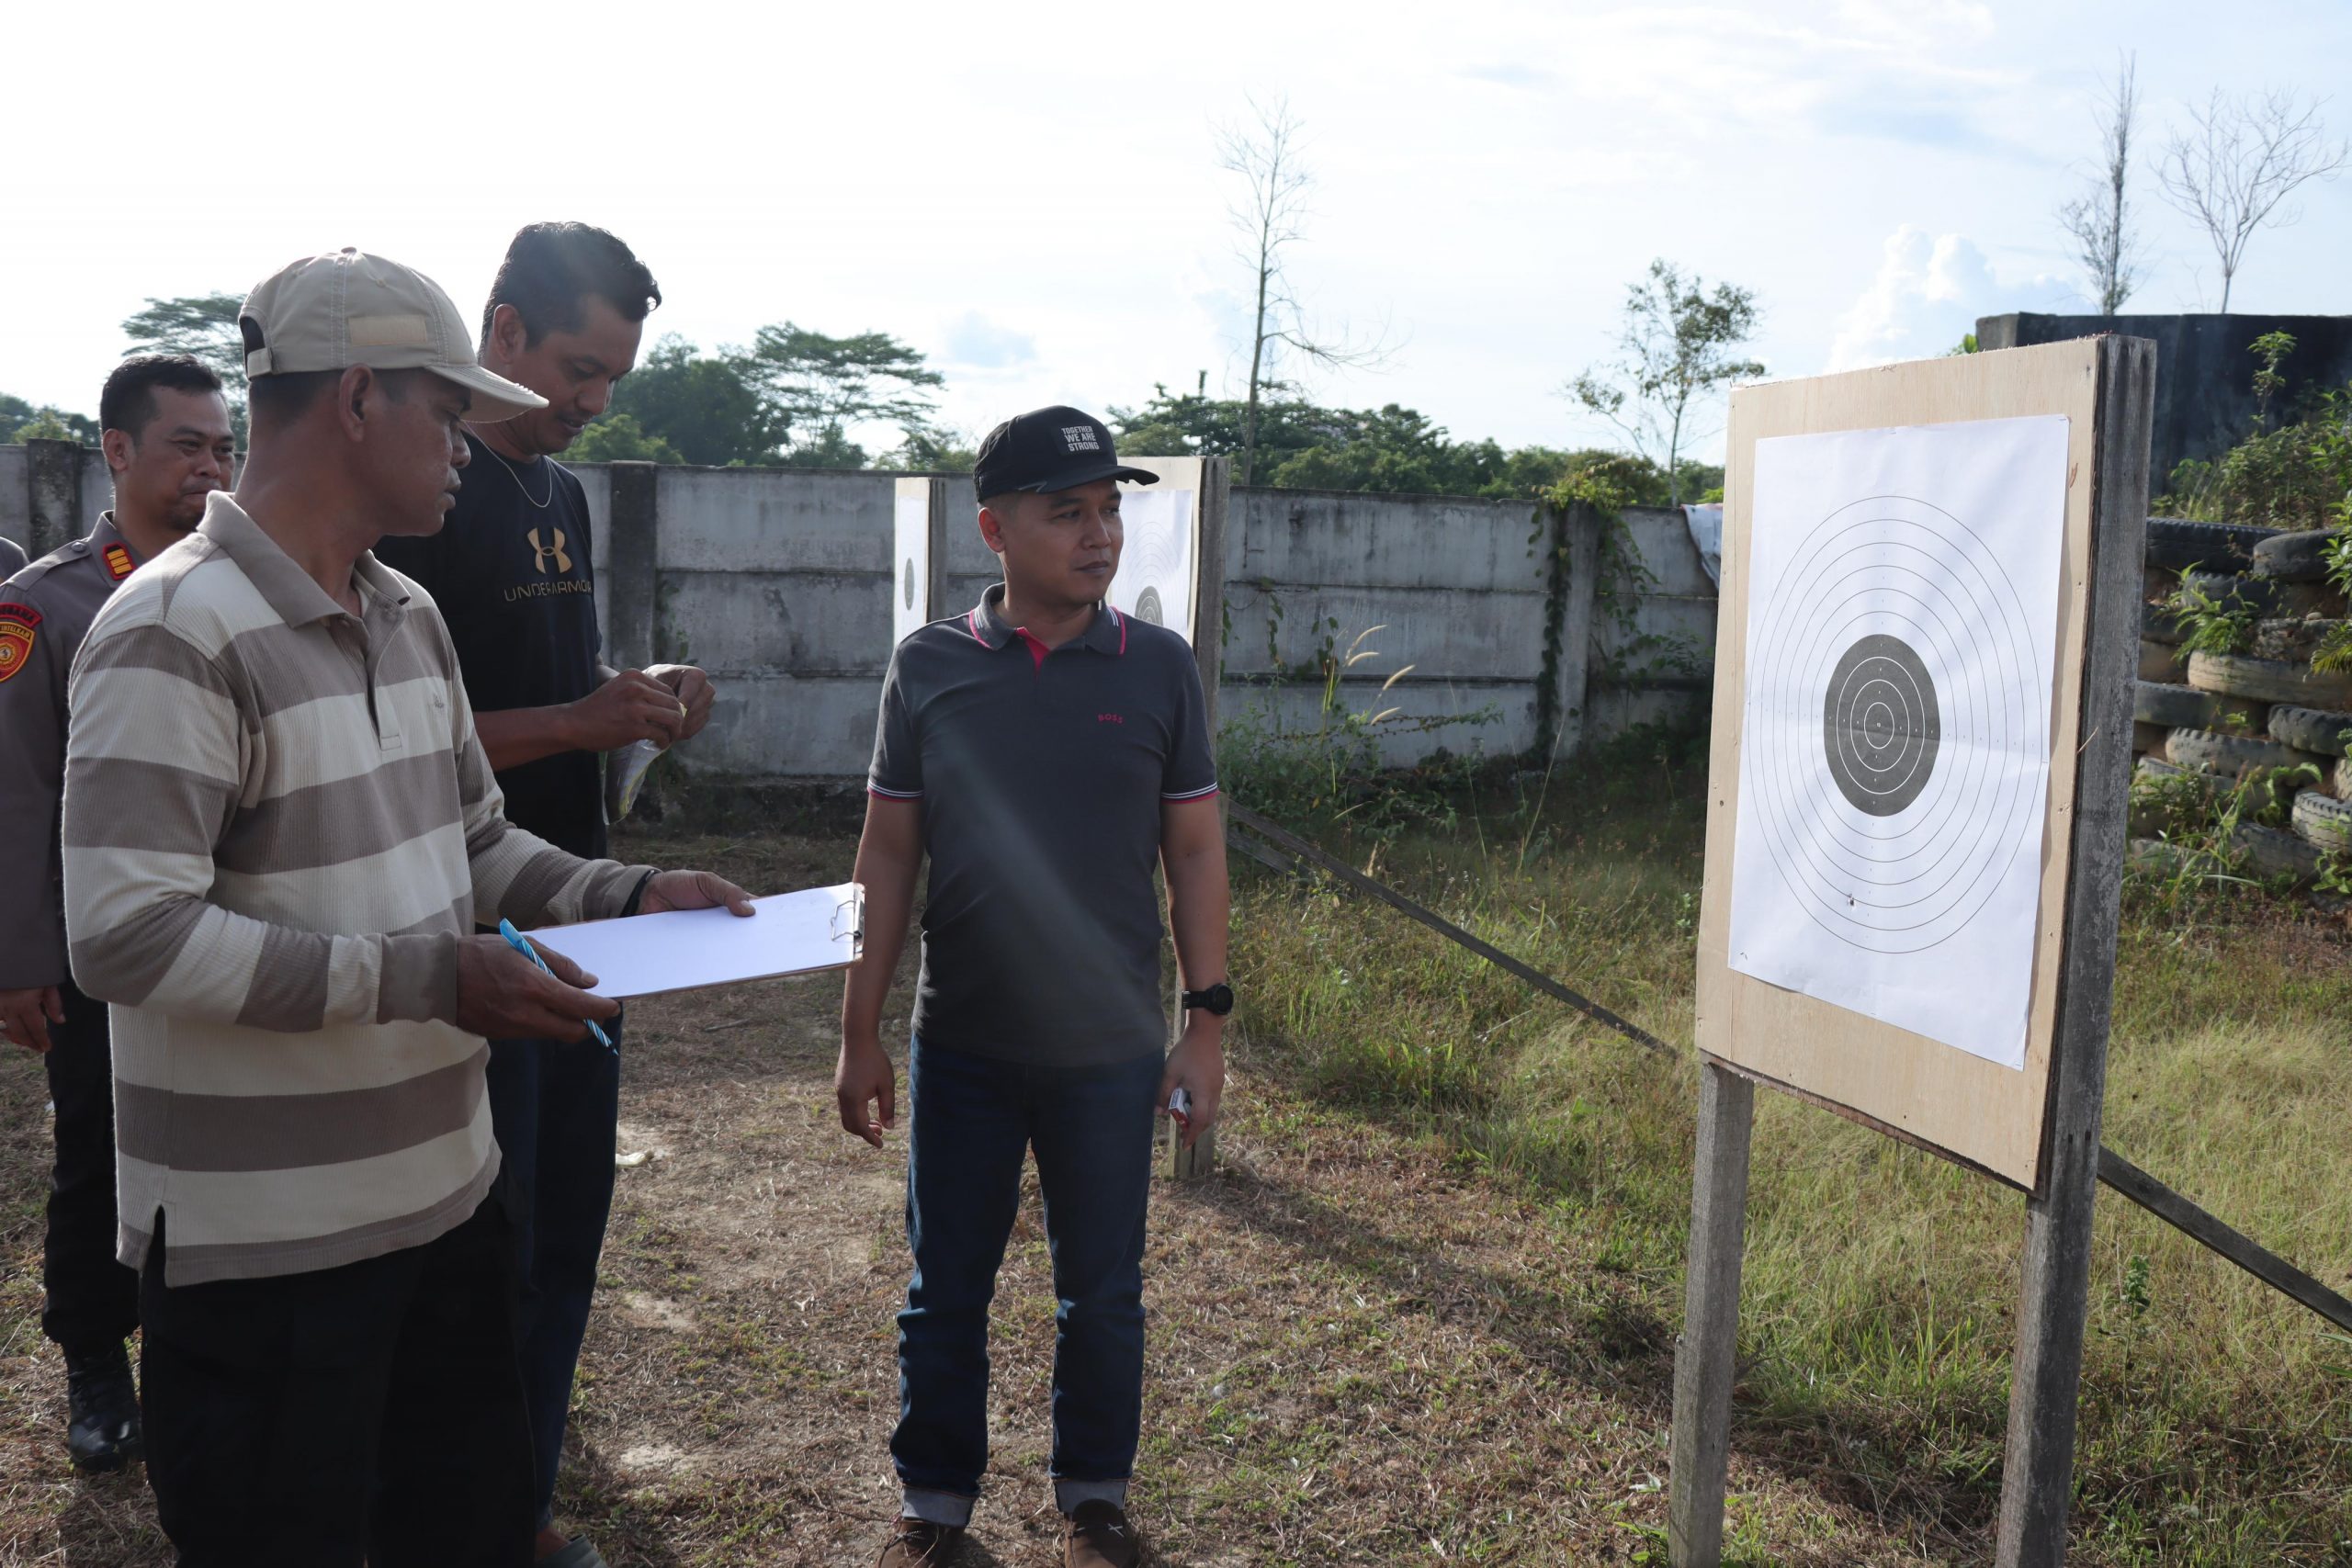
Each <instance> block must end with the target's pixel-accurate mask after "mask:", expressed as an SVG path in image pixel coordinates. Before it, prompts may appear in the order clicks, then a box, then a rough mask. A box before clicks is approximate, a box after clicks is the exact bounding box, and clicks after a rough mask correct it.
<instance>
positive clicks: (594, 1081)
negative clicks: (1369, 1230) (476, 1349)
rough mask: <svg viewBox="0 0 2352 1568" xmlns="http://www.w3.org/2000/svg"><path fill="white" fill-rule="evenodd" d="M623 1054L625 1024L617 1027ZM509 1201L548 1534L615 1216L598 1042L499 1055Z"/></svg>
mask: <svg viewBox="0 0 2352 1568" xmlns="http://www.w3.org/2000/svg"><path fill="white" fill-rule="evenodd" d="M605 1033H606V1034H609V1035H611V1036H612V1039H613V1043H614V1044H615V1045H616V1046H617V1045H618V1044H619V1043H620V1042H621V1021H620V1020H619V1019H615V1020H613V1021H611V1022H609V1023H607V1024H605ZM489 1078H490V1120H491V1126H492V1130H493V1131H494V1132H495V1133H496V1134H497V1135H498V1148H499V1155H500V1165H499V1173H498V1187H497V1196H498V1198H499V1199H500V1200H501V1201H502V1202H503V1205H504V1207H505V1210H506V1214H507V1218H508V1219H509V1221H510V1222H512V1224H513V1225H514V1236H515V1360H516V1363H517V1364H518V1365H519V1367H520V1368H521V1370H522V1373H523V1399H524V1404H525V1408H526V1410H527V1411H528V1413H529V1416H530V1423H531V1459H532V1463H533V1466H534V1471H535V1476H536V1483H537V1492H536V1493H535V1494H534V1503H535V1506H536V1507H537V1510H538V1528H539V1529H547V1528H548V1525H549V1524H550V1523H551V1522H552V1521H553V1518H554V1507H555V1472H556V1465H557V1463H558V1462H559V1461H560V1460H561V1459H562V1458H563V1427H564V1421H565V1418H566V1416H568V1415H569V1414H570V1412H571V1375H572V1371H573V1369H574V1368H576V1367H577V1366H578V1365H579V1362H580V1342H581V1340H582V1338H583V1337H585V1336H586V1335H587V1332H588V1304H589V1303H590V1301H591V1300H592V1299H593V1298H594V1296H595V1293H596V1259H597V1257H598V1255H599V1254H601V1253H602V1252H603V1251H604V1247H605V1220H606V1219H607V1218H608V1217H609V1216H610V1214H611V1213H612V1208H613V1155H614V1139H615V1138H616V1136H617V1133H616V1125H617V1123H618V1122H619V1120H620V1105H621V1064H620V1058H619V1056H618V1055H616V1054H615V1053H613V1052H611V1051H607V1050H605V1048H604V1047H603V1046H602V1045H599V1044H597V1043H595V1042H594V1040H583V1041H582V1042H581V1043H578V1044H576V1045H575V1044H572V1043H568V1042H564V1041H559V1040H493V1041H492V1042H491V1043H490V1072H489Z"/></svg>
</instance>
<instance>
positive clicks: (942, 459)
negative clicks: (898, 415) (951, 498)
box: [874, 430, 980, 474]
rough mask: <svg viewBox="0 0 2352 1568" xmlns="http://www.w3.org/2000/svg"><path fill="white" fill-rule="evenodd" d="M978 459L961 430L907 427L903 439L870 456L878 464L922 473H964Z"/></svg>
mask: <svg viewBox="0 0 2352 1568" xmlns="http://www.w3.org/2000/svg"><path fill="white" fill-rule="evenodd" d="M979 460H980V453H979V448H978V446H975V445H973V443H972V438H971V437H970V436H968V435H967V434H964V433H963V432H961V431H948V430H920V431H914V430H910V431H909V432H907V433H906V439H905V440H903V441H901V442H899V445H898V446H895V447H893V448H891V449H890V450H889V451H888V452H885V453H883V454H882V456H880V457H876V459H875V460H874V464H875V467H876V468H902V469H910V470H914V471H917V472H922V473H933V474H968V473H970V472H971V471H972V469H973V468H975V467H977V466H978V463H979Z"/></svg>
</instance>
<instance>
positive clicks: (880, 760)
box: [865, 634, 922, 800]
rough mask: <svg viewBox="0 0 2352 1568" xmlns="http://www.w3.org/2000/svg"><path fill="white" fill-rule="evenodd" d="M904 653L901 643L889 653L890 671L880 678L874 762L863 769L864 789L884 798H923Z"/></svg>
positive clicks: (919, 752) (920, 754)
mask: <svg viewBox="0 0 2352 1568" xmlns="http://www.w3.org/2000/svg"><path fill="white" fill-rule="evenodd" d="M918 635H920V634H918ZM906 652H907V645H906V644H905V643H900V644H899V647H898V649H897V650H896V651H894V652H893V653H892V654H891V655H890V671H889V673H888V674H887V675H885V676H883V678H882V712H881V715H880V716H879V717H877V718H876V720H875V724H874V765H873V766H872V767H870V768H868V769H867V770H866V772H865V787H866V789H867V790H868V791H870V792H871V793H873V794H875V795H880V796H881V797H882V798H883V799H885V800H921V799H922V742H921V741H920V740H918V739H916V736H915V721H914V707H913V704H912V703H911V702H910V700H909V696H908V693H907V683H906Z"/></svg>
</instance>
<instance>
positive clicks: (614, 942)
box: [523, 882, 865, 1001]
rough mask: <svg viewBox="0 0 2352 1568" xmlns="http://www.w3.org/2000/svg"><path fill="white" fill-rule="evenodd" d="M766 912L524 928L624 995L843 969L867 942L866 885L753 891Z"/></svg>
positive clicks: (697, 912) (609, 993) (606, 991)
mask: <svg viewBox="0 0 2352 1568" xmlns="http://www.w3.org/2000/svg"><path fill="white" fill-rule="evenodd" d="M752 908H754V909H756V910H757V911H758V913H756V914H753V915H750V916H742V915H735V914H730V913H729V912H728V911H727V910H725V909H673V910H671V911H669V912H667V913H664V914H659V915H631V916H629V917H628V919H619V920H589V921H586V922H584V923H582V924H581V925H576V926H543V927H541V928H540V929H539V930H537V931H526V932H524V933H523V934H525V935H526V936H527V937H529V938H530V939H531V940H532V941H533V942H537V943H538V944H539V945H540V946H542V947H545V948H547V949H548V950H549V951H550V952H554V953H561V954H563V956H565V957H566V958H569V959H571V961H572V962H573V963H574V964H579V965H580V967H581V968H582V969H585V970H586V971H588V973H590V974H591V975H594V976H596V984H595V985H594V987H591V988H592V989H593V990H594V992H595V994H596V995H598V996H600V997H611V998H614V999H615V1000H616V1001H618V1000H624V999H626V998H630V997H653V996H660V995H662V993H663V992H665V991H692V990H698V989H700V988H702V987H707V986H734V985H741V983H742V982H744V981H746V980H773V979H777V978H779V977H781V976H786V975H807V974H810V973H812V972H814V971H816V970H820V969H841V968H845V967H847V966H848V965H849V964H854V963H855V962H857V959H858V956H859V955H860V954H861V953H864V952H865V888H863V887H861V886H858V885H857V884H856V883H854V882H844V883H842V885H841V886H838V887H812V888H809V889H808V890H807V891H805V892H800V893H775V894H771V895H769V896H768V897H764V898H754V899H752Z"/></svg>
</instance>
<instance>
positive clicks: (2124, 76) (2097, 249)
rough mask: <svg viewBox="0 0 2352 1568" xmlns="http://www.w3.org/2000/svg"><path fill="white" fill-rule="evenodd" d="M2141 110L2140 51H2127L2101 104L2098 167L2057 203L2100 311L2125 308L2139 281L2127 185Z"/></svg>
mask: <svg viewBox="0 0 2352 1568" xmlns="http://www.w3.org/2000/svg"><path fill="white" fill-rule="evenodd" d="M2139 114H2140V88H2139V56H2138V55H2136V54H2127V55H2124V56H2123V57H2122V59H2121V61H2120V62H2119V63H2118V64H2117V66H2116V68H2115V86H2114V89H2113V90H2112V91H2111V92H2109V93H2108V94H2106V95H2105V96H2103V98H2102V100H2101V102H2100V105H2099V120H2098V125H2099V141H2100V145H2099V172H2098V175H2097V176H2096V177H2095V178H2094V179H2093V180H2092V182H2091V188H2090V190H2089V191H2088V192H2087V193H2086V194H2085V195H2083V196H2078V197H2075V199H2074V200H2072V201H2069V202H2067V203H2066V204H2065V205H2064V206H2063V207H2061V208H2059V209H2058V222H2059V224H2060V226H2061V227H2063V228H2064V230H2065V231H2066V235H2067V238H2068V239H2070V240H2072V241H2073V242H2074V245H2075V260H2076V261H2078V262H2080V263H2081V264H2082V266H2083V270H2084V271H2085V272H2086V273H2087V274H2089V275H2090V282H2091V289H2092V292H2093V293H2094V294H2095V295H2096V296H2097V297H2098V313H2099V314H2100V315H2102V316H2112V315H2113V314H2115V312H2116V311H2118V310H2121V309H2122V308H2123V301H2124V300H2126V299H2130V298H2131V290H2132V289H2133V288H2135V287H2136V286H2137V285H2138V283H2139V281H2140V236H2139V233H2138V231H2136V230H2135V229H2134V228H2133V226H2132V223H2131V205H2130V203H2129V201H2128V200H2127V199H2126V198H2125V196H2124V189H2123V186H2124V178H2125V176H2126V175H2128V174H2129V173H2130V172H2131V137H2132V132H2133V130H2135V129H2136V127H2137V121H2138V118H2139Z"/></svg>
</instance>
